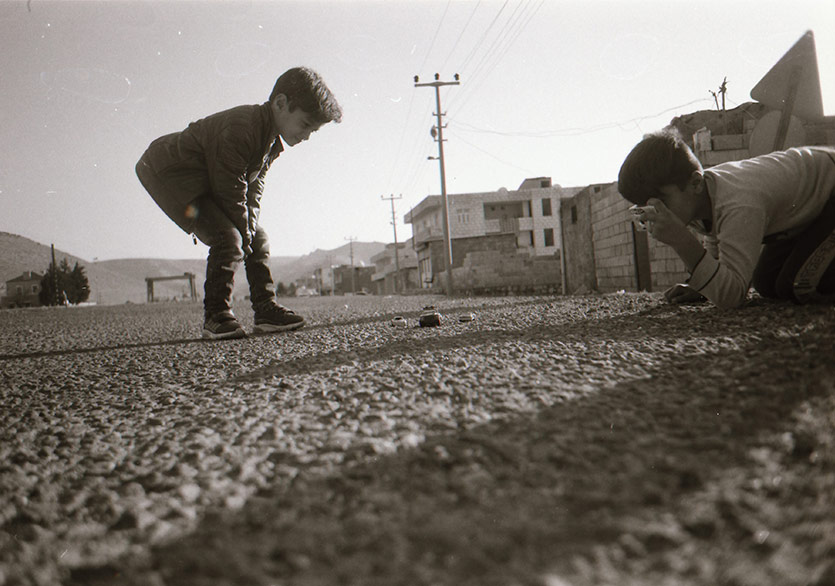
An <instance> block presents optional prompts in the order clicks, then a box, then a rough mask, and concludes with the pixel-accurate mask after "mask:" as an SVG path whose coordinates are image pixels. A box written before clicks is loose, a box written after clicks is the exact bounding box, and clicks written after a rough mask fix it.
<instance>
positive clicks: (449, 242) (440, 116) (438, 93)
mask: <svg viewBox="0 0 835 586" xmlns="http://www.w3.org/2000/svg"><path fill="white" fill-rule="evenodd" d="M440 78H441V76H440V75H439V74H437V73H436V74H435V81H433V82H430V83H418V82H419V81H420V78H419V77H418V76H417V75H416V76H415V87H434V88H435V106H436V108H437V110H438V111H437V112H435V115H436V116H437V117H438V126H437V127H436V128H437V132H438V137H437V138H436V140H437V141H438V161H439V162H440V165H441V199H442V200H443V204H444V205H443V223H444V226H443V228H444V244H445V245H446V246H445V252H446V259H445V260H446V280H447V295H452V294H453V293H454V291H455V288H454V287H453V284H452V239H451V236H450V233H449V201H448V200H447V195H446V170H445V169H444V124H443V116H444V113H443V112H441V91H440V87H441V86H444V85H461V83H460V82H459V81H458V74H457V73H456V74H455V81H439V80H440ZM432 136H433V137H434V136H435V133H434V132H433V133H432Z"/></svg>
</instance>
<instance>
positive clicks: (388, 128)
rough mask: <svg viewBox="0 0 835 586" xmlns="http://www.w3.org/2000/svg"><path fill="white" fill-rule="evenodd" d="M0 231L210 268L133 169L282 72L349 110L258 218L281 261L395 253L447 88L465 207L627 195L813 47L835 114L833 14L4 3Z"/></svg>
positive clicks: (455, 5) (587, 3) (444, 1)
mask: <svg viewBox="0 0 835 586" xmlns="http://www.w3.org/2000/svg"><path fill="white" fill-rule="evenodd" d="M0 27H2V30H3V42H2V51H0V136H2V140H1V141H0V231H5V232H11V233H15V234H20V235H22V236H26V237H28V238H31V239H33V240H36V241H38V242H41V243H44V244H49V243H54V244H55V245H56V246H57V247H58V248H60V249H61V250H65V251H67V252H70V253H72V254H75V255H78V256H80V257H82V258H86V259H88V260H93V259H95V258H98V259H99V260H104V259H110V258H126V257H160V258H203V257H205V254H206V249H205V247H204V246H202V245H200V246H194V245H193V244H192V242H191V240H190V238H189V237H188V236H187V235H185V234H184V233H182V232H181V231H180V230H179V229H178V228H177V227H176V226H175V225H174V224H173V223H172V222H171V221H170V220H168V219H167V218H166V217H165V215H164V214H163V213H162V212H161V211H160V210H159V209H158V208H157V207H156V206H155V204H154V203H153V202H152V200H151V199H150V197H149V196H148V195H147V194H146V193H145V192H144V190H143V189H142V187H141V185H140V184H139V182H138V180H137V179H136V176H135V174H134V165H135V163H136V161H137V159H138V158H139V156H140V155H141V154H142V152H143V151H144V150H145V148H146V147H147V145H148V144H149V143H150V142H151V141H152V140H153V139H154V138H156V137H157V136H160V135H162V134H166V133H169V132H173V131H177V130H181V129H183V128H184V127H185V126H186V125H187V124H188V123H189V122H191V121H193V120H196V119H198V118H201V117H203V116H206V115H208V114H212V113H214V112H217V111H220V110H223V109H226V108H230V107H233V106H236V105H240V104H258V103H262V102H264V101H266V100H267V99H268V97H269V93H270V90H271V89H272V86H273V84H274V82H275V79H276V78H277V76H278V75H280V74H281V73H282V72H283V71H284V70H286V69H288V68H290V67H293V66H296V65H307V66H310V67H313V68H314V69H316V70H318V71H319V72H320V73H321V74H322V76H323V77H324V79H325V81H326V82H327V83H328V85H329V86H330V88H331V89H332V90H333V92H334V93H335V94H336V96H337V98H338V99H339V101H340V103H341V104H342V106H343V109H344V119H343V122H342V123H341V124H328V125H326V126H325V127H323V128H322V129H321V130H320V131H319V132H317V133H316V134H314V135H313V137H312V138H311V140H310V141H309V142H306V143H303V144H301V145H299V146H297V147H294V148H291V149H287V150H286V151H285V152H284V153H283V154H282V155H281V157H280V158H279V159H278V160H277V161H276V162H275V163H274V164H273V166H272V168H271V169H270V173H269V174H268V177H267V185H266V189H265V192H264V199H263V211H262V223H263V224H264V226H265V228H266V229H267V231H268V233H269V234H270V237H271V241H272V251H273V254H274V255H281V256H284V255H302V254H306V253H309V252H312V251H313V250H315V249H316V248H322V249H331V248H336V247H338V246H341V245H343V244H345V243H346V242H347V240H348V239H349V238H356V239H359V240H362V241H372V240H377V241H383V242H391V241H392V240H393V232H392V226H391V207H390V204H389V202H388V201H383V200H382V199H381V196H386V197H388V196H391V195H394V196H395V197H397V196H402V199H399V200H396V201H395V205H396V209H397V226H396V227H397V231H398V240H400V241H403V240H405V239H407V238H409V237H410V236H411V227H410V226H409V225H405V224H403V216H404V215H405V214H406V213H407V212H408V210H409V207H410V206H414V205H417V204H418V203H419V202H420V201H421V200H422V199H423V198H424V197H426V196H427V195H429V194H437V193H439V192H440V178H439V172H438V164H437V161H429V160H427V156H430V155H436V154H437V143H435V142H434V141H433V139H432V137H431V135H430V129H431V127H432V125H433V124H434V122H435V120H434V116H433V112H434V111H435V95H434V90H432V89H431V88H415V86H414V81H413V76H414V75H416V74H419V75H420V76H421V77H422V81H429V80H431V79H432V77H433V75H434V73H435V72H438V73H440V75H441V79H442V80H451V79H452V77H453V75H454V74H455V73H459V74H460V76H461V85H460V86H448V87H444V88H442V94H441V96H442V107H443V110H444V111H445V112H446V114H447V118H446V122H447V123H448V128H447V129H446V134H445V138H446V139H447V140H448V142H446V143H445V155H446V164H447V190H448V192H449V193H467V192H478V191H493V190H497V189H499V188H500V187H506V188H508V189H515V188H517V187H518V186H519V184H520V183H521V182H522V181H523V180H524V179H525V178H526V177H538V176H550V177H552V179H553V182H554V183H555V184H560V185H563V186H580V185H587V184H589V183H602V182H609V181H614V180H615V179H616V178H617V172H618V169H619V167H620V164H621V162H622V160H623V157H624V156H625V155H626V153H627V152H628V151H629V149H630V148H631V147H632V146H633V145H634V144H635V143H636V142H637V141H638V140H640V138H641V135H642V134H643V133H645V132H648V131H652V130H656V129H658V128H661V127H663V126H664V125H666V124H667V123H668V122H669V121H670V119H671V118H673V117H674V116H676V115H680V114H686V113H689V112H693V111H696V110H703V109H712V108H715V102H714V98H713V96H712V95H711V93H710V92H711V91H717V90H718V88H719V85H720V84H721V83H722V80H723V78H725V77H727V80H728V85H727V88H728V91H727V94H726V98H727V106H728V107H729V108H730V107H733V106H736V105H738V104H741V103H743V102H746V101H749V100H750V99H751V98H750V96H749V93H750V90H751V88H752V87H753V86H754V85H755V84H756V83H757V82H758V81H759V80H760V79H761V78H762V76H763V75H764V74H765V73H766V72H767V71H768V70H769V69H770V68H771V66H772V65H773V64H774V63H775V62H776V61H777V60H778V59H779V58H780V57H781V56H782V55H783V54H784V53H785V52H786V51H787V50H788V49H789V48H790V47H791V46H792V45H793V44H794V43H795V42H796V41H797V40H798V39H799V38H800V37H801V36H802V35H803V33H804V32H805V31H806V30H813V31H814V33H815V40H816V45H817V52H818V61H819V69H820V75H821V83H822V93H823V101H824V110H825V112H826V113H827V114H828V115H835V79H833V77H835V66H833V65H834V64H835V2H832V0H816V1H810V0H806V1H804V0H782V1H779V2H773V1H769V0H755V1H751V2H748V1H741V0H717V1H711V2H706V1H685V0H678V1H677V0H656V1H639V0H612V1H608V2H604V1H602V0H578V1H575V2H569V1H562V0H544V1H543V0H507V1H505V0H482V1H480V2H479V1H476V0H453V1H448V0H438V1H429V0H412V1H409V2H407V1H405V0H403V1H398V0H385V1H379V2H364V1H353V0H341V1H335V0H332V1H329V2H321V1H318V0H303V1H302V0H299V1H293V2H288V1H267V0H263V1H235V0H223V1H220V0H214V1H208V0H191V1H188V2H177V1H175V0H164V1H161V2H150V1H106V2H94V1H59V2H47V1H41V0H29V1H25V0H21V1H16V0H0Z"/></svg>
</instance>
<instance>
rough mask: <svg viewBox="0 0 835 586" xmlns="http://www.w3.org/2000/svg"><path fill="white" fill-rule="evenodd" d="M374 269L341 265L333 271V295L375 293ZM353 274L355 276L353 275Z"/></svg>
mask: <svg viewBox="0 0 835 586" xmlns="http://www.w3.org/2000/svg"><path fill="white" fill-rule="evenodd" d="M374 270H375V269H374V267H366V266H354V267H351V265H339V266H338V267H333V268H332V269H331V274H332V275H333V295H351V294H365V293H371V292H372V291H373V283H372V281H371V276H372V275H373V274H374ZM352 273H353V274H352Z"/></svg>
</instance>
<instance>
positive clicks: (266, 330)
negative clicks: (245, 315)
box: [252, 320, 304, 334]
mask: <svg viewBox="0 0 835 586" xmlns="http://www.w3.org/2000/svg"><path fill="white" fill-rule="evenodd" d="M303 325H304V320H302V321H300V322H296V323H294V324H286V325H282V326H278V325H275V324H255V327H254V328H252V333H254V334H275V333H277V332H289V331H291V330H297V329H299V328H300V327H302V326H303Z"/></svg>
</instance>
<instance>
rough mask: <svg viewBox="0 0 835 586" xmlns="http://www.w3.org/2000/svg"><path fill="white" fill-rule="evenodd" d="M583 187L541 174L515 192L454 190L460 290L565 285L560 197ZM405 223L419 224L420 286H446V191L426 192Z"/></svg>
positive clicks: (455, 271)
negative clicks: (561, 183)
mask: <svg viewBox="0 0 835 586" xmlns="http://www.w3.org/2000/svg"><path fill="white" fill-rule="evenodd" d="M581 189H582V188H580V187H569V188H563V187H560V186H558V185H552V183H551V178H550V177H537V178H533V179H526V180H525V181H524V182H523V183H522V184H521V185H520V186H519V189H517V190H515V191H508V190H507V189H505V188H501V189H499V190H498V191H490V192H480V193H462V194H448V195H447V199H448V202H449V228H450V240H451V249H452V275H453V285H454V288H455V290H456V292H473V293H477V292H492V291H508V290H509V291H544V290H559V289H560V288H561V280H562V270H561V260H560V246H561V244H560V242H561V225H560V220H559V210H560V201H561V200H562V199H564V198H566V197H571V196H573V195H574V194H576V193H577V192H578V191H580V190H581ZM405 222H406V223H408V224H411V225H412V246H413V248H414V250H415V253H416V255H417V263H418V276H419V279H420V286H421V288H424V289H436V290H445V288H446V262H445V258H446V255H445V243H444V233H443V201H442V198H441V196H439V195H430V196H428V197H427V198H425V199H424V200H423V201H421V202H420V203H419V204H418V205H417V206H415V207H414V208H413V209H412V210H411V211H409V213H408V214H406V216H405Z"/></svg>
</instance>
